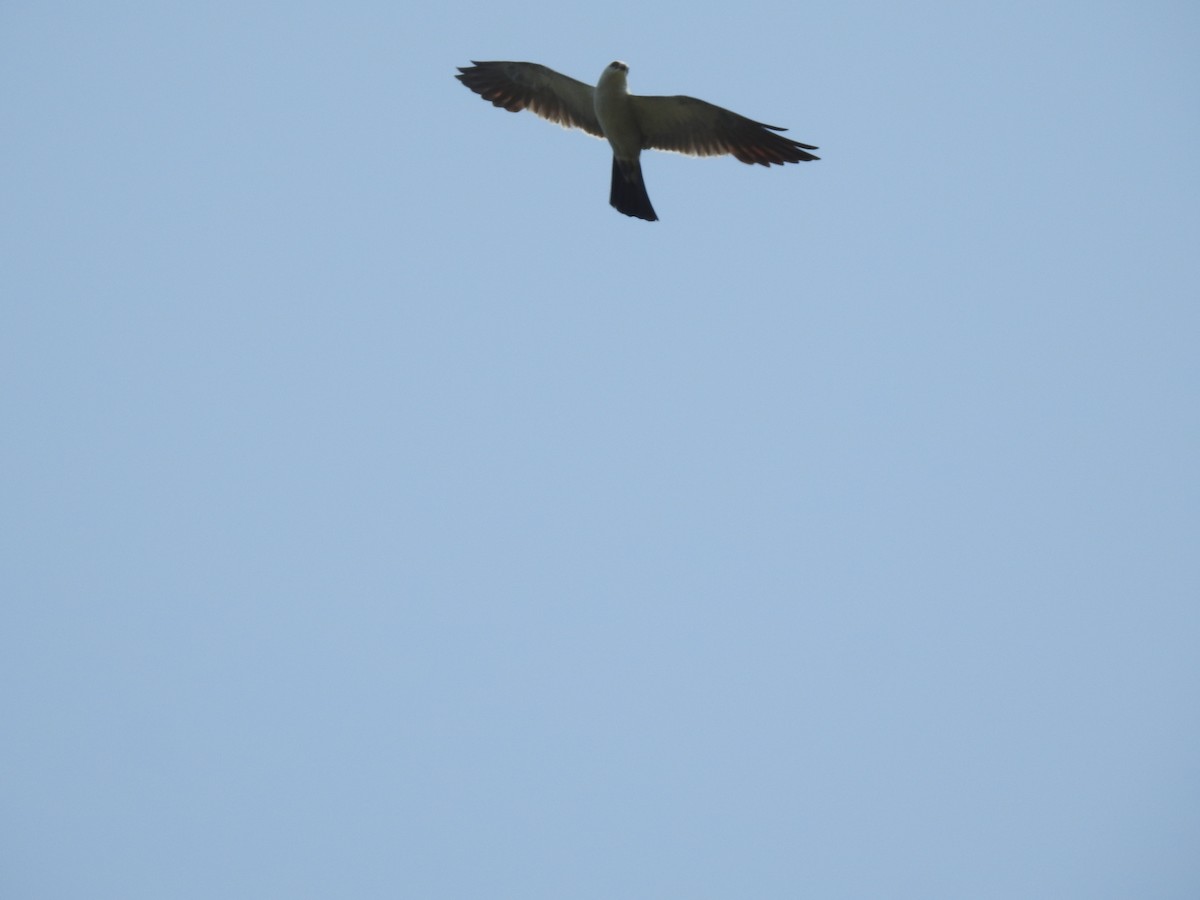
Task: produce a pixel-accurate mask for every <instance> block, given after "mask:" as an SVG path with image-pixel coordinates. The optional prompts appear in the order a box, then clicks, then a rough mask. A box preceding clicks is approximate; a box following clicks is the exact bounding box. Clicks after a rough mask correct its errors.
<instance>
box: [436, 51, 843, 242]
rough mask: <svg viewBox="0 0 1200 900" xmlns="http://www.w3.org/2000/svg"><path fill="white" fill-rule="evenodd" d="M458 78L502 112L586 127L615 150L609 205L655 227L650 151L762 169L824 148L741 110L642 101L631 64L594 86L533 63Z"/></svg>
mask: <svg viewBox="0 0 1200 900" xmlns="http://www.w3.org/2000/svg"><path fill="white" fill-rule="evenodd" d="M472 62H473V63H474V64H473V65H470V66H465V67H464V66H460V67H459V69H458V71H459V73H460V74H458V75H456V76H455V77H456V78H457V79H458V80H459V81H461V82H462V83H463V84H465V85H466V86H467V87H469V88H470V89H471V90H473V91H474V92H475V93H477V94H478V95H479V96H481V97H482V98H483V99H484V100H490V101H491V102H492V104H493V105H494V106H498V107H501V108H502V109H507V110H508V111H509V112H520V111H521V110H523V109H528V110H530V111H531V112H533V113H536V114H537V115H539V116H541V117H542V118H543V119H549V120H550V121H551V122H557V123H558V124H559V125H562V126H563V127H564V128H582V129H583V130H584V131H586V132H587V133H588V134H591V135H594V136H595V137H598V138H604V139H606V140H607V141H608V142H609V144H611V145H612V148H613V168H612V191H611V193H610V194H609V198H608V202H609V203H611V204H612V205H613V206H614V207H615V208H616V209H617V210H618V211H619V212H623V213H625V215H627V216H636V217H637V218H639V219H645V220H646V221H648V222H653V221H655V220H656V219H657V218H658V216H657V215H656V214H655V212H654V207H653V206H651V205H650V196H649V195H648V194H647V193H646V184H645V182H644V181H642V165H641V162H640V161H639V157H640V156H641V154H642V151H643V150H645V149H652V150H672V151H674V152H676V153H687V154H689V155H691V156H721V155H723V154H726V153H728V154H731V155H732V156H733V157H734V158H735V159H738V160H739V161H741V162H744V163H747V164H754V163H757V164H758V165H760V166H771V165H778V166H782V165H783V164H784V163H795V162H809V161H811V160H814V159H818V158H819V157H816V156H813V155H812V154H811V153H808V152H807V151H809V150H816V149H817V148H816V147H813V146H812V145H810V144H801V143H800V142H799V141H793V140H792V139H791V138H785V137H783V136H782V135H780V134H777V133H776V132H779V131H786V130H787V129H785V128H779V127H777V126H775V125H764V124H763V123H761V122H755V121H753V120H752V119H747V118H745V117H744V116H739V115H738V114H737V113H735V112H730V111H729V110H727V109H722V108H721V107H719V106H713V105H712V104H711V103H705V102H704V101H703V100H697V99H696V98H694V97H639V96H635V95H633V94H630V93H629V89H628V87H627V86H626V83H625V78H626V75H627V74H628V72H629V66H627V65H625V63H623V62H613V63H609V64H608V67H607V68H606V69H605V70H604V71H603V72H602V73H600V81H599V82H597V83H596V86H595V87H594V88H593V87H592V86H591V85H589V84H584V83H583V82H582V81H576V80H575V79H574V78H568V77H567V76H566V75H560V74H559V73H558V72H555V71H554V70H553V69H547V68H546V67H545V66H539V65H538V64H537V63H527V62H474V60H472Z"/></svg>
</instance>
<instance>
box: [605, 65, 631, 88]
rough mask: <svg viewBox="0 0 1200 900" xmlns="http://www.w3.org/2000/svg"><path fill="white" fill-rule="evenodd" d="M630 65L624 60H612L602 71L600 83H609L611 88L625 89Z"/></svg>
mask: <svg viewBox="0 0 1200 900" xmlns="http://www.w3.org/2000/svg"><path fill="white" fill-rule="evenodd" d="M628 72H629V66H627V65H625V63H623V62H610V63H609V64H608V65H607V66H605V67H604V71H603V72H601V73H600V84H603V85H607V86H608V87H609V89H610V90H616V91H622V92H623V91H625V90H627V88H626V87H625V75H626V73H628Z"/></svg>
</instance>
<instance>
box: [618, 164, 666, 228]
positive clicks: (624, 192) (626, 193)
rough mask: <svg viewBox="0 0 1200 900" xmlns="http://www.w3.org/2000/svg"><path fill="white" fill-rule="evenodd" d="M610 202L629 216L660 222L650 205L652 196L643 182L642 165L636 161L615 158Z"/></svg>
mask: <svg viewBox="0 0 1200 900" xmlns="http://www.w3.org/2000/svg"><path fill="white" fill-rule="evenodd" d="M608 202H609V203H611V204H612V205H613V207H614V208H615V209H616V210H617V211H618V212H623V213H625V215H627V216H637V217H638V218H639V219H645V220H646V221H647V222H655V221H657V220H658V215H657V213H655V212H654V207H653V206H651V205H650V195H649V194H647V193H646V182H644V181H642V165H641V163H640V162H638V161H637V160H636V159H635V160H631V161H627V162H618V161H617V158H616V157H615V156H614V157H613V173H612V192H611V193H610V194H609V196H608Z"/></svg>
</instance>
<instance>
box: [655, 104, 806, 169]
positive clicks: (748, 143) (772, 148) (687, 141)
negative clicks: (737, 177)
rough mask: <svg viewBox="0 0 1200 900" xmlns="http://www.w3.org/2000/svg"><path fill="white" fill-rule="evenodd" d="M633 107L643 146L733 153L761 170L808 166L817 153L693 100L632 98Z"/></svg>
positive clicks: (697, 153)
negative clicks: (801, 164) (786, 164)
mask: <svg viewBox="0 0 1200 900" xmlns="http://www.w3.org/2000/svg"><path fill="white" fill-rule="evenodd" d="M632 99H633V108H634V111H635V112H636V113H637V119H638V124H639V125H640V126H641V128H642V136H643V138H644V141H645V146H646V147H653V148H654V149H655V150H673V151H675V152H676V153H687V154H689V155H691V156H721V155H723V154H726V153H730V154H732V155H733V156H734V157H736V158H737V159H739V160H741V161H742V162H744V163H751V164H753V163H758V164H759V165H760V166H770V165H779V166H781V165H783V164H784V163H794V162H809V161H811V160H814V159H819V158H820V157H817V156H813V155H812V154H811V153H808V152H807V151H809V150H816V149H817V148H816V147H813V146H811V145H809V144H801V143H800V142H799V141H793V140H792V139H791V138H785V137H783V136H782V135H780V134H776V133H775V132H777V131H786V130H787V129H785V128H778V127H776V126H775V125H764V124H763V123H762V122H755V121H754V120H753V119H747V118H746V117H745V116H739V115H738V114H737V113H735V112H730V111H729V110H727V109H722V108H721V107H719V106H713V104H711V103H705V102H704V101H703V100H697V99H696V98H695V97H639V96H634V97H633V98H632Z"/></svg>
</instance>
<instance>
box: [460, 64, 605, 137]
mask: <svg viewBox="0 0 1200 900" xmlns="http://www.w3.org/2000/svg"><path fill="white" fill-rule="evenodd" d="M471 62H472V63H473V65H470V66H466V67H462V66H460V67H459V69H458V71H459V73H460V74H458V75H456V76H455V77H456V78H458V80H459V81H461V82H462V83H463V84H465V85H466V86H467V87H469V88H470V89H471V90H473V91H474V92H475V93H477V94H478V95H479V96H480V97H482V98H483V99H484V100H490V101H491V102H492V104H493V105H494V106H499V107H500V108H501V109H507V110H508V111H509V112H520V111H521V110H523V109H527V110H529V111H530V112H532V113H536V114H537V115H539V116H541V117H542V118H543V119H549V120H550V121H551V122H557V123H558V124H559V125H562V126H563V127H564V128H582V129H583V130H584V131H586V132H587V133H588V134H593V135H595V136H596V137H604V132H603V131H601V130H600V122H599V121H597V119H596V110H595V108H594V106H593V103H592V94H593V93H594V90H595V89H594V88H593V87H592V86H591V85H590V84H584V83H583V82H582V81H576V80H575V79H574V78H568V77H567V76H566V75H560V74H559V73H558V72H555V71H554V70H553V69H547V68H546V67H545V66H539V65H538V64H537V63H528V62H476V61H475V60H471Z"/></svg>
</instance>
